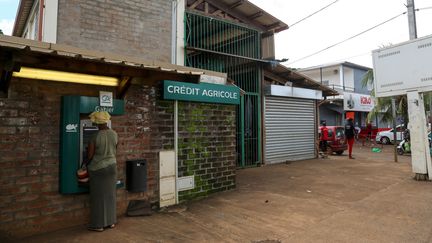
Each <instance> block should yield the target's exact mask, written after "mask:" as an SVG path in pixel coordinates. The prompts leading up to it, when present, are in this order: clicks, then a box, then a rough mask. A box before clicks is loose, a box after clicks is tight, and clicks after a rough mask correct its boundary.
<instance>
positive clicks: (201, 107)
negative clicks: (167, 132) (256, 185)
mask: <svg viewBox="0 0 432 243" xmlns="http://www.w3.org/2000/svg"><path fill="white" fill-rule="evenodd" d="M235 132H236V128H235V106H233V105H217V104H202V103H185V102H179V155H178V156H179V158H178V161H179V177H181V176H191V175H193V176H194V180H195V188H194V189H192V190H187V191H182V192H179V200H180V201H185V200H190V199H193V198H199V197H203V196H206V195H208V194H210V193H214V192H218V191H226V190H230V189H233V188H234V187H235V163H236V152H235V149H236V143H235V141H236V136H235Z"/></svg>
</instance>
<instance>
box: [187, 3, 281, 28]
mask: <svg viewBox="0 0 432 243" xmlns="http://www.w3.org/2000/svg"><path fill="white" fill-rule="evenodd" d="M203 2H207V3H209V4H211V5H213V6H214V7H216V8H218V9H221V10H222V11H224V12H225V13H227V14H229V15H231V16H234V17H236V18H237V19H239V20H240V21H242V22H243V23H245V24H248V25H253V26H255V27H257V28H258V29H260V30H261V31H263V32H272V33H278V32H280V31H283V30H286V29H288V25H287V24H285V23H284V22H282V21H281V20H279V19H278V18H276V17H274V16H273V15H271V14H269V13H267V12H266V11H264V10H263V9H261V8H259V7H258V6H256V5H255V4H253V3H251V2H249V1H247V0H204V1H196V0H188V1H187V4H188V6H189V7H190V6H192V5H196V6H194V8H198V7H199V6H198V5H199V4H204V3H203ZM195 3H197V4H195ZM198 3H199V4H198ZM215 12H217V10H216V11H215ZM208 14H210V15H212V14H213V13H211V12H209V13H208Z"/></svg>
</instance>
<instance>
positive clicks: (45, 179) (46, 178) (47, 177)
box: [42, 175, 59, 182]
mask: <svg viewBox="0 0 432 243" xmlns="http://www.w3.org/2000/svg"><path fill="white" fill-rule="evenodd" d="M58 179H59V177H58V175H43V176H42V182H57V181H58Z"/></svg>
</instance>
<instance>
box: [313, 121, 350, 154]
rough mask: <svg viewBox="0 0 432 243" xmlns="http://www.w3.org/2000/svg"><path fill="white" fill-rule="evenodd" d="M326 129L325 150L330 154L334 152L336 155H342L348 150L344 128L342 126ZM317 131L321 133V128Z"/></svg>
mask: <svg viewBox="0 0 432 243" xmlns="http://www.w3.org/2000/svg"><path fill="white" fill-rule="evenodd" d="M327 129H328V140H327V145H328V146H329V148H327V149H330V150H329V152H330V153H333V152H335V153H336V154H343V152H344V151H345V150H347V149H348V145H347V141H346V137H345V128H344V127H342V126H327ZM319 131H320V132H321V127H319Z"/></svg>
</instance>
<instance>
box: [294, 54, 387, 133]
mask: <svg viewBox="0 0 432 243" xmlns="http://www.w3.org/2000/svg"><path fill="white" fill-rule="evenodd" d="M371 70H372V69H371V68H368V67H365V66H361V65H357V64H354V63H350V62H341V63H332V64H327V65H320V66H315V67H310V68H303V69H300V70H299V72H300V73H302V74H304V75H306V76H308V77H311V78H312V79H314V80H316V81H318V82H320V83H321V84H323V85H326V86H328V87H330V88H332V89H335V90H337V91H338V92H339V94H340V95H338V96H330V97H327V99H326V101H324V102H322V104H321V105H320V107H319V115H320V120H321V121H323V120H325V121H326V122H327V125H331V126H336V125H343V124H344V122H345V118H346V117H347V116H352V117H354V124H355V125H357V126H359V127H366V123H367V114H368V112H369V111H370V110H371V109H372V108H373V106H374V105H373V102H374V100H373V98H372V97H371V96H370V93H371V90H372V87H370V86H363V84H362V80H363V78H364V77H365V74H366V73H367V72H368V71H371ZM350 113H351V114H350ZM372 123H373V124H374V126H377V125H378V121H372Z"/></svg>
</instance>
